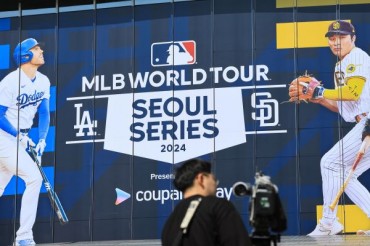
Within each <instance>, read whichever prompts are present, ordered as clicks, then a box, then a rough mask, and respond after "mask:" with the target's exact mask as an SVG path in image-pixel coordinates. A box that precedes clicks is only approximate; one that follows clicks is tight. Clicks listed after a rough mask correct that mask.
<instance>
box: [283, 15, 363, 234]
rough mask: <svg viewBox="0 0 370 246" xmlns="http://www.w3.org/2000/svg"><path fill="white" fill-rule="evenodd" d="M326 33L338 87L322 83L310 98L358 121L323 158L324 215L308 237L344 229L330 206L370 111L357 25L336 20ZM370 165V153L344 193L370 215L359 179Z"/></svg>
mask: <svg viewBox="0 0 370 246" xmlns="http://www.w3.org/2000/svg"><path fill="white" fill-rule="evenodd" d="M325 36H326V37H327V38H328V43H329V47H330V49H331V51H332V52H333V54H334V55H335V56H337V57H338V62H337V63H336V65H335V71H334V83H335V89H326V88H324V87H322V86H320V85H319V86H317V87H315V88H314V89H313V93H312V97H311V99H310V100H309V101H310V102H313V103H318V104H321V105H322V106H324V107H326V108H328V109H330V110H332V111H334V112H338V113H339V114H340V115H341V116H342V118H343V119H344V120H345V121H346V122H356V123H357V124H356V125H355V126H354V127H353V128H352V129H351V131H350V132H348V133H347V135H346V136H345V137H344V138H343V139H341V140H339V142H338V143H336V144H335V145H334V146H333V147H332V148H331V149H330V150H329V151H328V152H327V153H326V154H325V155H324V156H323V157H322V159H321V163H320V168H321V177H322V182H323V187H322V192H323V197H324V204H323V217H322V218H321V220H320V222H319V224H318V225H317V226H316V228H315V229H314V230H313V231H312V232H311V233H309V234H308V236H321V235H335V234H339V233H341V232H342V231H343V225H342V224H341V223H340V222H339V221H338V219H337V207H335V209H334V210H333V211H332V210H331V209H330V208H329V205H330V204H331V203H332V202H333V201H334V199H335V196H336V194H337V192H338V191H339V189H340V187H341V185H342V184H343V182H344V180H345V179H346V177H347V175H348V174H349V172H350V170H351V167H352V164H353V162H354V160H355V157H356V154H357V152H358V151H359V149H360V146H361V144H362V131H363V129H364V126H365V123H366V120H367V115H368V114H369V110H370V57H369V56H368V54H366V53H365V52H364V51H363V50H361V49H360V48H358V47H356V46H355V41H356V35H355V28H354V27H353V25H352V24H351V23H349V22H347V21H342V20H338V21H334V22H333V23H331V24H330V26H329V28H328V32H327V33H326V35H325ZM297 84H298V83H292V85H291V86H290V87H289V92H290V95H292V94H294V93H291V92H296V91H297V86H298V85H297ZM369 168H370V154H368V153H365V155H364V157H363V158H362V160H361V161H360V163H359V164H358V166H357V168H356V169H355V172H354V175H352V178H351V179H350V181H349V183H348V185H347V187H346V189H345V192H346V194H347V195H348V197H349V198H350V199H351V200H352V201H353V202H354V203H355V204H356V205H357V206H359V207H360V208H361V209H362V210H363V211H364V213H365V214H366V215H367V216H368V217H369V218H370V193H369V191H368V190H367V189H366V188H365V187H364V186H363V185H362V184H361V183H360V182H359V181H358V180H357V178H358V177H359V176H360V175H361V174H362V173H363V172H365V171H366V170H367V169H369Z"/></svg>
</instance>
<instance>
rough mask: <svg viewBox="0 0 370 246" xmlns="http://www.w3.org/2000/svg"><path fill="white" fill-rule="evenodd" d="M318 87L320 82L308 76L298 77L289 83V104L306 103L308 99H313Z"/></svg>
mask: <svg viewBox="0 0 370 246" xmlns="http://www.w3.org/2000/svg"><path fill="white" fill-rule="evenodd" d="M320 85H321V84H320V82H319V81H318V80H317V79H316V78H314V77H311V76H310V75H307V74H305V75H302V76H299V77H298V78H296V79H294V80H293V81H292V82H291V83H290V86H289V97H290V99H289V102H295V103H300V101H305V102H307V101H308V100H310V99H315V98H316V94H317V89H319V88H318V87H321V86H320ZM315 89H316V91H315Z"/></svg>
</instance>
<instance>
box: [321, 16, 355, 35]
mask: <svg viewBox="0 0 370 246" xmlns="http://www.w3.org/2000/svg"><path fill="white" fill-rule="evenodd" d="M354 34H355V28H354V27H353V25H352V24H351V23H349V22H347V21H343V20H337V21H334V22H332V23H331V24H330V26H329V28H328V32H327V33H326V34H325V37H331V36H333V35H354Z"/></svg>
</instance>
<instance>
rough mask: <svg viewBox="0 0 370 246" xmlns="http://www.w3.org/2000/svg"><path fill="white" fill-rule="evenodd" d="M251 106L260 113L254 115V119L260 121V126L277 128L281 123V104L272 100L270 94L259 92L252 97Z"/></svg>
mask: <svg viewBox="0 0 370 246" xmlns="http://www.w3.org/2000/svg"><path fill="white" fill-rule="evenodd" d="M251 105H252V107H253V108H255V109H256V110H258V111H259V112H258V113H257V112H253V113H252V119H253V120H256V121H259V122H260V126H262V127H266V126H276V125H277V124H278V123H279V103H278V101H277V100H275V99H272V98H271V93H269V92H257V93H253V94H252V96H251Z"/></svg>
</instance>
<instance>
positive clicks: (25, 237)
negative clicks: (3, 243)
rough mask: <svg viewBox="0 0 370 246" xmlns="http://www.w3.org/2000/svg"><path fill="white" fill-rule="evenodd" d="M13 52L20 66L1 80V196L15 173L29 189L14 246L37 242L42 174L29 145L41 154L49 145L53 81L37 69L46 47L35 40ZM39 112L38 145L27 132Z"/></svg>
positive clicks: (27, 42)
mask: <svg viewBox="0 0 370 246" xmlns="http://www.w3.org/2000/svg"><path fill="white" fill-rule="evenodd" d="M13 55H14V59H15V62H16V63H17V65H18V69H17V70H15V71H13V72H11V73H9V74H8V75H7V76H6V77H5V78H4V79H3V80H2V81H1V82H0V197H1V196H2V195H3V193H4V189H5V187H6V186H7V184H8V183H9V181H10V180H11V178H12V177H13V175H15V176H18V177H20V178H22V179H23V180H24V182H25V184H26V189H25V191H24V194H23V196H22V202H21V210H20V227H19V229H18V231H17V233H16V238H15V242H14V245H21V246H23V245H35V242H34V240H33V232H32V228H33V225H34V223H35V219H36V212H37V205H38V199H39V193H40V188H41V184H42V177H41V174H40V172H39V170H38V167H37V166H36V164H35V163H34V161H33V160H32V159H31V157H30V156H29V155H28V154H27V152H26V148H27V147H35V148H36V149H35V150H36V151H37V153H38V155H39V156H40V157H41V155H42V153H43V151H44V149H45V147H46V142H45V139H46V135H47V133H48V129H49V123H50V113H49V97H50V81H49V79H48V78H47V77H46V76H45V75H43V74H42V73H40V72H38V71H37V70H38V68H39V67H40V66H42V65H43V64H44V63H45V61H44V57H43V50H42V49H41V48H40V46H39V44H38V42H37V41H36V40H35V39H33V38H29V39H26V40H24V41H23V42H21V43H19V44H18V45H17V47H16V48H15V50H14V54H13ZM37 111H38V113H39V124H38V129H39V140H38V144H37V145H35V144H34V142H33V141H32V140H31V139H30V138H29V137H28V131H29V130H30V128H31V127H32V124H33V119H34V116H35V114H36V112H37Z"/></svg>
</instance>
